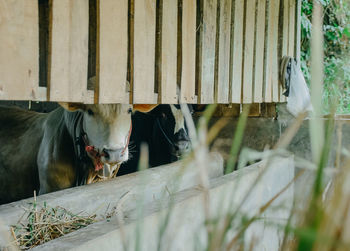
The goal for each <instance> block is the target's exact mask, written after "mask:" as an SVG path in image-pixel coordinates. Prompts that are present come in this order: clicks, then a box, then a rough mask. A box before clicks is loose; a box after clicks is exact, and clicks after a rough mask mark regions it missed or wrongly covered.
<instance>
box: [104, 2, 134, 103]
mask: <svg viewBox="0 0 350 251" xmlns="http://www.w3.org/2000/svg"><path fill="white" fill-rule="evenodd" d="M99 9H100V35H99V36H100V72H99V74H100V82H99V84H100V91H99V103H129V93H128V92H127V91H126V90H127V87H126V73H127V60H128V59H127V57H128V0H120V1H115V0H102V1H100V8H99Z"/></svg>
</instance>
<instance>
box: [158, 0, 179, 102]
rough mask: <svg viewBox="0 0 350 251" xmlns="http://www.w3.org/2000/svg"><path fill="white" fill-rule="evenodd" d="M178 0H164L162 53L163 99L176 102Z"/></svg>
mask: <svg viewBox="0 0 350 251" xmlns="http://www.w3.org/2000/svg"><path fill="white" fill-rule="evenodd" d="M177 9H178V8H177V1H174V0H163V18H162V55H161V62H162V66H161V69H162V70H161V72H162V73H161V74H162V75H161V76H162V77H161V101H162V103H165V104H175V103H177V101H178V98H177V93H176V88H177V85H176V74H177V71H176V69H177V61H176V58H177V28H178V27H177V18H178V14H177Z"/></svg>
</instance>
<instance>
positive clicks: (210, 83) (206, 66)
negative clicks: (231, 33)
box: [198, 0, 217, 104]
mask: <svg viewBox="0 0 350 251" xmlns="http://www.w3.org/2000/svg"><path fill="white" fill-rule="evenodd" d="M216 13H217V1H216V0H204V1H203V20H202V21H203V23H202V24H201V28H200V39H201V43H200V44H201V46H202V48H201V50H200V52H201V55H200V57H201V60H200V65H199V70H200V78H199V83H198V98H199V100H200V101H199V102H200V103H201V104H210V103H213V102H214V73H215V41H216Z"/></svg>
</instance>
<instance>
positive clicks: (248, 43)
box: [242, 0, 256, 104]
mask: <svg viewBox="0 0 350 251" xmlns="http://www.w3.org/2000/svg"><path fill="white" fill-rule="evenodd" d="M255 9H256V0H247V1H246V6H245V10H244V11H245V20H244V22H245V26H244V27H245V29H244V33H243V34H244V61H243V69H244V70H243V90H242V91H243V99H242V103H244V104H251V103H252V102H253V79H254V77H253V74H254V71H253V70H254V69H253V66H254V39H255V18H256V16H255Z"/></svg>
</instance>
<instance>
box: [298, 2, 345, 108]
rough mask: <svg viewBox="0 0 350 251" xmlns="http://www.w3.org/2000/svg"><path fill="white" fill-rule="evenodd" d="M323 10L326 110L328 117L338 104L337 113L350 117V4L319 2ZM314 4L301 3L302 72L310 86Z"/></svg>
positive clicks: (324, 101)
mask: <svg viewBox="0 0 350 251" xmlns="http://www.w3.org/2000/svg"><path fill="white" fill-rule="evenodd" d="M319 2H320V3H321V4H322V6H323V8H324V16H323V32H324V72H325V77H324V91H323V97H322V101H323V105H324V106H323V108H324V112H325V113H329V112H330V109H331V106H332V104H334V103H335V104H337V113H342V114H344V113H350V63H349V62H350V43H349V41H350V3H349V2H348V1H343V0H320V1H319ZM312 9H313V2H312V1H310V0H302V16H301V68H302V70H303V72H304V76H305V79H306V81H307V82H308V83H309V82H310V68H309V67H310V55H311V54H310V39H311V29H312V23H311V21H312Z"/></svg>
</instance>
